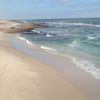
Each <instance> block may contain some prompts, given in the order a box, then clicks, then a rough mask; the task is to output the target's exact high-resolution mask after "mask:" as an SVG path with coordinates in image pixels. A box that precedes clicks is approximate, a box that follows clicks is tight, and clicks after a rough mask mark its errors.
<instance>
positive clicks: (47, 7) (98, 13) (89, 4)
mask: <svg viewBox="0 0 100 100" xmlns="http://www.w3.org/2000/svg"><path fill="white" fill-rule="evenodd" d="M70 17H100V0H0V18H1V19H15V18H17V19H26V18H33V19H38V18H70Z"/></svg>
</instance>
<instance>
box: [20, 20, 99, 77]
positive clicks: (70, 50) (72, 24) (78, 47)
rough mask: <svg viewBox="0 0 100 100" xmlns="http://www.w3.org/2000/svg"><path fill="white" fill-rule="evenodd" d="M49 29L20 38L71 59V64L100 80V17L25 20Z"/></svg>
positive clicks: (33, 31) (34, 31)
mask: <svg viewBox="0 0 100 100" xmlns="http://www.w3.org/2000/svg"><path fill="white" fill-rule="evenodd" d="M26 21H27V22H30V23H42V24H46V25H48V26H49V28H42V29H35V30H32V31H31V32H30V33H31V34H28V32H27V34H24V35H21V37H24V38H26V39H28V40H29V41H30V42H31V43H33V44H37V45H38V46H40V47H41V48H42V49H48V50H52V51H54V52H57V53H60V54H62V55H69V56H71V57H72V59H71V60H72V62H73V63H75V64H76V65H77V66H78V67H80V68H81V69H83V70H85V71H87V72H89V73H91V74H92V75H93V76H94V77H95V78H96V79H100V18H82V19H81V18H77V19H42V20H26Z"/></svg>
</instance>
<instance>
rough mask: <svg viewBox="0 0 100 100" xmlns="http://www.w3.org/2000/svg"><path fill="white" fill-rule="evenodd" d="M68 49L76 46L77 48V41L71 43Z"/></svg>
mask: <svg viewBox="0 0 100 100" xmlns="http://www.w3.org/2000/svg"><path fill="white" fill-rule="evenodd" d="M68 45H69V46H70V47H76V46H79V45H78V43H77V41H76V40H74V41H73V42H72V43H70V44H68Z"/></svg>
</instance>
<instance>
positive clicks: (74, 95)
mask: <svg viewBox="0 0 100 100" xmlns="http://www.w3.org/2000/svg"><path fill="white" fill-rule="evenodd" d="M11 37H13V35H10V34H7V33H0V45H1V47H0V53H1V57H0V99H1V100H33V99H35V100H62V99H63V100H66V99H69V100H80V99H81V100H86V99H85V97H84V96H83V94H82V93H81V92H80V91H79V90H78V89H77V88H76V87H74V86H73V85H71V84H70V83H69V82H67V81H66V80H64V79H63V78H62V77H61V76H60V74H59V73H58V72H57V71H55V70H53V69H52V68H51V67H50V66H49V65H48V64H45V63H42V62H40V61H39V60H36V59H33V58H31V57H29V56H28V55H26V54H24V53H22V52H20V51H18V50H16V49H15V48H13V47H12V46H11V44H10V42H9V38H11Z"/></svg>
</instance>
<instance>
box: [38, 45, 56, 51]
mask: <svg viewBox="0 0 100 100" xmlns="http://www.w3.org/2000/svg"><path fill="white" fill-rule="evenodd" d="M40 48H41V49H44V50H49V51H57V50H56V49H53V48H50V47H46V46H40Z"/></svg>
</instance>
